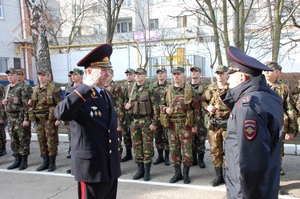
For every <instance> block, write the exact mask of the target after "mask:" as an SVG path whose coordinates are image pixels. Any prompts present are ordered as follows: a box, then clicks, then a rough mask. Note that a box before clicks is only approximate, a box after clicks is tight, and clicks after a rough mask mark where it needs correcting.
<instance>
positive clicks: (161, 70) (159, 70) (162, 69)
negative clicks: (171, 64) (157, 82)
mask: <svg viewBox="0 0 300 199" xmlns="http://www.w3.org/2000/svg"><path fill="white" fill-rule="evenodd" d="M158 72H165V73H166V72H167V69H165V68H159V69H157V70H156V73H158Z"/></svg>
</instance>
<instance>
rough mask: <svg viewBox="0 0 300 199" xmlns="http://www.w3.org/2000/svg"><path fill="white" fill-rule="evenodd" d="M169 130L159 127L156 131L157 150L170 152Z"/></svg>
mask: <svg viewBox="0 0 300 199" xmlns="http://www.w3.org/2000/svg"><path fill="white" fill-rule="evenodd" d="M167 131H168V130H167V129H165V128H164V127H163V126H162V125H159V126H158V127H157V129H156V131H154V139H155V146H156V148H157V150H170V147H169V141H168V135H167Z"/></svg>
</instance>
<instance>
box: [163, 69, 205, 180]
mask: <svg viewBox="0 0 300 199" xmlns="http://www.w3.org/2000/svg"><path fill="white" fill-rule="evenodd" d="M172 73H173V81H174V84H172V85H169V86H168V87H167V88H166V90H165V92H164V93H163V95H162V102H161V103H162V104H161V106H160V112H161V114H162V113H166V114H167V116H168V119H169V125H168V127H167V128H168V140H169V145H170V153H171V162H172V164H173V165H174V167H175V175H174V176H173V177H172V178H171V179H170V181H169V182H170V183H175V182H178V181H179V180H182V179H183V182H184V183H185V184H188V183H190V182H191V180H190V177H189V171H190V167H191V166H192V165H193V156H192V139H193V135H192V134H193V133H196V132H197V126H198V123H199V120H200V118H199V117H200V116H199V115H197V113H199V110H198V109H199V100H198V98H197V93H196V91H195V90H194V89H193V88H192V87H191V85H190V84H185V83H184V81H185V74H184V68H182V67H178V68H175V69H173V71H172ZM161 123H164V122H163V121H162V120H161ZM164 126H167V125H165V124H164ZM181 152H182V153H183V154H181ZM181 163H183V165H184V168H183V176H182V172H181Z"/></svg>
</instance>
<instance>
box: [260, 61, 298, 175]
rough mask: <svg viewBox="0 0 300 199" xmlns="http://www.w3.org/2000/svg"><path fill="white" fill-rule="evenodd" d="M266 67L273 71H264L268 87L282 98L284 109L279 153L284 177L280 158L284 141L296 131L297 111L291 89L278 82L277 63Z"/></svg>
mask: <svg viewBox="0 0 300 199" xmlns="http://www.w3.org/2000/svg"><path fill="white" fill-rule="evenodd" d="M265 64H266V65H267V66H268V67H270V68H272V69H273V71H264V75H265V77H266V80H267V83H268V85H269V86H270V87H271V89H273V90H274V91H276V92H277V93H278V94H279V96H280V97H281V98H282V104H283V109H284V116H283V117H284V133H283V136H282V137H283V140H282V147H281V151H280V175H284V171H283V169H282V166H281V165H282V157H283V156H284V140H285V139H292V138H293V137H294V134H295V132H296V131H297V121H296V119H297V111H296V109H295V104H294V101H293V100H292V97H291V96H292V93H291V88H290V86H289V85H287V84H285V83H283V82H282V81H278V80H277V78H278V77H279V75H278V73H279V65H278V63H277V62H270V61H268V62H266V63H265Z"/></svg>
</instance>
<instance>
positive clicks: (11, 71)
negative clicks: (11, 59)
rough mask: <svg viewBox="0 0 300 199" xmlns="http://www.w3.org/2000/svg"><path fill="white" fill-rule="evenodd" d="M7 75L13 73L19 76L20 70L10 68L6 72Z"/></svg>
mask: <svg viewBox="0 0 300 199" xmlns="http://www.w3.org/2000/svg"><path fill="white" fill-rule="evenodd" d="M5 73H6V74H8V73H12V74H17V75H18V74H19V72H18V70H17V69H14V68H9V69H8V70H7V71H6V72H5Z"/></svg>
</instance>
